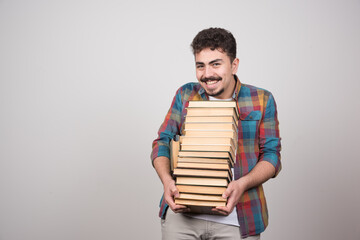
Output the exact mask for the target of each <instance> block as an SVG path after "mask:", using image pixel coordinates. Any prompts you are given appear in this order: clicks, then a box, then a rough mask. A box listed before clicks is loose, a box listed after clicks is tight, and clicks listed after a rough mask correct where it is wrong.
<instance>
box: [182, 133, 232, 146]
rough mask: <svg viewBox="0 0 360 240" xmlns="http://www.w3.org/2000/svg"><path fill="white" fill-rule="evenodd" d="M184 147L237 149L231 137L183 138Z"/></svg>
mask: <svg viewBox="0 0 360 240" xmlns="http://www.w3.org/2000/svg"><path fill="white" fill-rule="evenodd" d="M180 143H181V144H182V145H208V146H231V147H232V148H233V149H236V145H235V142H234V139H233V138H231V137H188V136H181V138H180Z"/></svg>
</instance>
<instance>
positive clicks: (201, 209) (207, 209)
mask: <svg viewBox="0 0 360 240" xmlns="http://www.w3.org/2000/svg"><path fill="white" fill-rule="evenodd" d="M187 207H188V208H190V212H193V213H202V214H209V215H221V216H223V215H222V214H220V213H217V212H214V211H212V209H213V208H214V207H215V206H195V205H187Z"/></svg>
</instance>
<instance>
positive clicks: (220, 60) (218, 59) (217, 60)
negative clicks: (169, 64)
mask: <svg viewBox="0 0 360 240" xmlns="http://www.w3.org/2000/svg"><path fill="white" fill-rule="evenodd" d="M222 61H223V60H222V59H221V58H217V59H214V60H212V61H210V62H209V64H213V63H216V62H222ZM195 64H196V65H197V64H204V63H203V62H195Z"/></svg>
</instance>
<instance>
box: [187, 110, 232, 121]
mask: <svg viewBox="0 0 360 240" xmlns="http://www.w3.org/2000/svg"><path fill="white" fill-rule="evenodd" d="M186 110H187V114H186V116H192V117H197V116H232V117H233V118H235V119H239V115H238V114H237V112H236V110H235V109H234V108H200V107H199V108H186Z"/></svg>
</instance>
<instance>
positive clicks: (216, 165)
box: [177, 161, 230, 171]
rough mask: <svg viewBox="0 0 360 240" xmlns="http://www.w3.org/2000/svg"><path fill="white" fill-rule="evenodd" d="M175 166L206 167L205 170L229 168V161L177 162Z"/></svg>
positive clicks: (224, 169)
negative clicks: (221, 162) (220, 162)
mask: <svg viewBox="0 0 360 240" xmlns="http://www.w3.org/2000/svg"><path fill="white" fill-rule="evenodd" d="M177 168H192V169H207V170H223V171H226V170H229V169H230V166H229V163H228V162H227V161H226V162H225V163H223V164H219V163H198V162H178V163H177Z"/></svg>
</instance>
